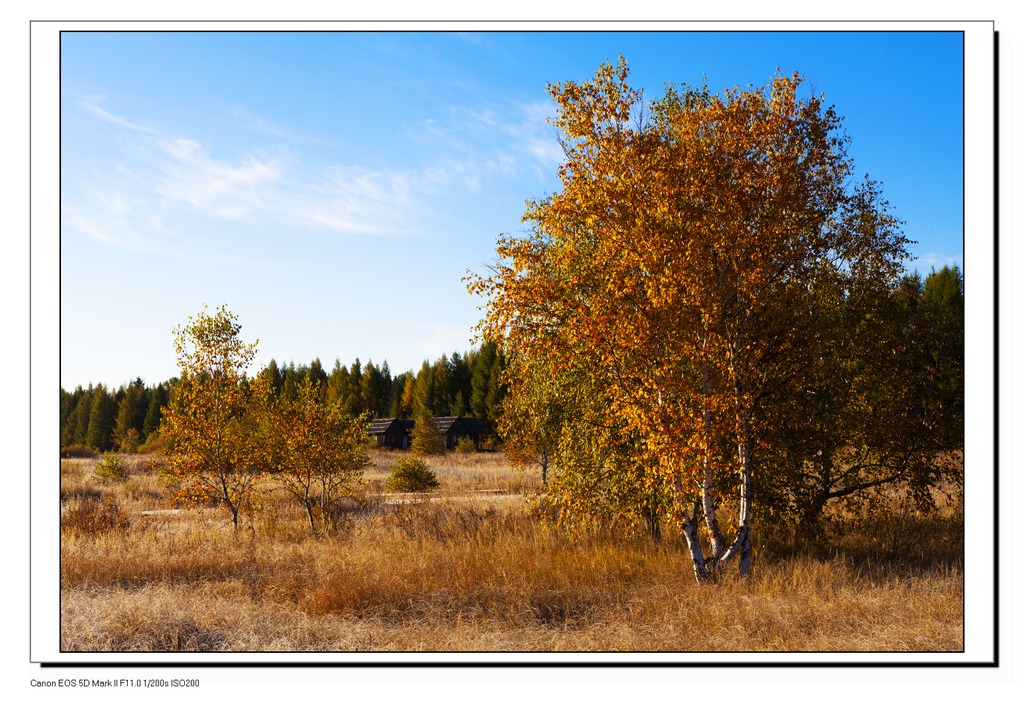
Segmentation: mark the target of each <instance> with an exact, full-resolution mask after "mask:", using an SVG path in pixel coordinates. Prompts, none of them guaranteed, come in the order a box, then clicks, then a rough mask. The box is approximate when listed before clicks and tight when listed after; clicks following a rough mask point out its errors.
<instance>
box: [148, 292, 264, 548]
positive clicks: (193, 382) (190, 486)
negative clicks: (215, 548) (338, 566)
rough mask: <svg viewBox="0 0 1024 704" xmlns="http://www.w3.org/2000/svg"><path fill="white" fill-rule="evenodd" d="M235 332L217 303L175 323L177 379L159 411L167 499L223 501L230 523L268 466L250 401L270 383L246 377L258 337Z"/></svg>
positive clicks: (232, 320) (232, 322) (234, 322)
mask: <svg viewBox="0 0 1024 704" xmlns="http://www.w3.org/2000/svg"><path fill="white" fill-rule="evenodd" d="M240 330H241V326H240V325H239V324H238V322H237V318H236V317H235V316H234V315H233V314H232V313H230V312H229V311H228V310H227V308H225V307H223V306H222V307H220V308H219V309H218V310H217V311H216V312H215V313H214V314H212V315H211V314H209V313H207V312H206V310H205V309H204V310H203V311H202V312H201V313H199V314H198V315H197V316H196V317H194V318H189V322H188V324H187V325H185V326H184V327H181V328H176V329H175V338H174V347H175V350H176V351H177V354H178V369H179V371H180V375H181V378H180V380H179V382H178V384H177V385H176V386H175V388H174V392H173V394H172V397H171V402H170V405H169V406H168V407H167V412H166V415H165V416H164V420H165V431H164V437H165V439H166V440H167V441H168V443H169V444H170V447H171V453H170V456H169V457H168V459H167V464H166V474H167V476H168V478H169V479H170V481H171V483H172V485H173V486H174V487H175V488H176V493H175V494H174V496H173V500H174V501H175V502H176V503H179V504H207V505H210V504H212V505H223V506H226V507H227V508H228V510H229V511H230V512H231V522H232V524H233V525H234V526H235V528H236V529H237V528H238V514H239V511H240V509H241V508H242V507H243V506H245V504H246V503H247V502H248V501H249V499H250V498H251V496H252V494H253V492H254V491H255V489H256V486H257V483H258V482H259V480H260V479H261V478H262V477H263V475H264V473H265V471H266V469H267V460H266V457H265V454H264V451H265V448H264V447H263V445H262V442H261V432H260V431H261V428H260V425H261V420H262V419H261V418H259V417H258V416H259V414H258V413H257V412H255V411H254V407H256V404H254V403H253V399H254V398H257V397H259V395H261V394H265V393H267V391H268V389H266V388H265V386H266V385H265V384H263V383H260V382H259V380H256V381H253V382H249V381H248V380H247V379H246V378H245V370H246V368H247V367H248V366H249V364H251V363H252V359H253V356H254V355H255V353H256V344H257V343H255V342H253V343H245V342H242V340H241V339H240V338H239V337H238V333H239V331H240Z"/></svg>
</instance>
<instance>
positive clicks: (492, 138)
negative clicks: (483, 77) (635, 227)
mask: <svg viewBox="0 0 1024 704" xmlns="http://www.w3.org/2000/svg"><path fill="white" fill-rule="evenodd" d="M82 105H83V107H84V109H86V110H87V111H88V112H90V113H91V114H93V115H95V116H97V117H100V118H102V119H104V120H107V121H110V122H112V123H114V124H118V125H120V126H122V127H125V128H127V129H130V130H131V131H132V132H133V133H135V135H136V136H135V138H134V139H133V140H128V141H122V142H121V144H120V148H121V150H122V151H121V152H120V153H118V154H116V155H115V156H114V157H113V158H111V159H108V160H107V163H108V166H107V167H106V169H105V171H104V172H103V173H102V174H99V175H98V176H96V177H94V178H91V179H87V181H88V183H87V184H82V183H79V184H77V185H73V186H72V187H69V188H68V189H67V191H66V193H67V202H66V204H65V208H64V209H63V223H64V225H65V226H67V227H70V228H72V229H75V230H78V231H80V232H81V233H83V234H85V235H86V236H88V237H89V238H91V239H93V240H94V241H96V242H100V243H103V244H106V245H111V246H130V247H148V248H150V249H152V250H153V251H161V252H167V251H168V250H174V249H175V248H178V249H182V250H184V249H187V248H188V247H189V246H192V245H189V244H188V243H189V242H190V241H193V239H194V234H193V233H194V232H195V225H196V223H197V222H201V220H196V218H207V219H213V220H221V221H228V222H231V223H234V224H236V225H237V224H252V225H254V226H258V227H259V229H260V230H261V231H263V232H279V233H285V232H287V233H289V234H294V233H296V232H300V231H302V230H303V229H305V230H309V231H315V232H320V233H336V234H339V235H374V236H415V235H418V234H420V233H423V231H424V230H423V227H424V225H423V223H424V222H426V221H429V220H436V219H437V218H439V217H444V216H445V215H446V213H445V212H444V206H443V205H439V204H442V203H451V202H452V200H451V199H456V200H457V199H458V198H459V197H461V196H462V195H464V194H465V193H467V192H468V193H472V194H478V193H480V192H482V191H483V190H484V189H486V188H488V187H489V185H490V184H491V183H493V182H495V181H497V180H502V181H507V180H508V179H514V178H519V177H522V176H523V175H524V174H529V175H532V174H534V173H536V174H537V175H538V176H542V175H545V174H546V175H547V176H548V177H550V175H551V174H552V173H553V171H554V166H555V165H556V164H557V163H558V162H559V160H560V159H561V156H562V155H561V149H560V147H559V146H558V142H557V140H556V138H555V136H554V132H553V130H552V129H551V128H550V126H548V125H547V124H546V123H545V121H544V117H545V111H546V110H547V107H546V106H543V107H542V104H538V103H535V104H514V103H509V104H508V105H504V106H497V105H485V106H481V107H478V108H475V109H467V110H463V111H451V112H449V113H448V114H446V115H444V116H440V117H438V116H435V117H433V118H429V119H427V120H425V121H423V122H420V123H418V124H417V125H416V129H417V130H418V137H419V139H420V142H421V144H422V145H423V149H422V150H421V152H420V154H419V156H418V158H417V160H418V161H419V163H418V164H417V163H415V162H413V163H412V164H411V165H410V164H403V165H402V166H401V167H394V168H391V167H389V166H388V165H387V162H386V161H383V160H382V161H381V162H380V163H377V164H374V165H373V166H372V167H371V166H369V165H367V164H360V163H353V162H349V163H344V162H341V163H338V162H335V163H334V164H331V163H330V162H329V159H325V155H329V154H331V153H333V152H330V151H320V152H317V153H315V154H307V153H306V151H304V150H303V149H302V148H301V146H302V145H301V142H302V138H301V136H300V135H298V133H295V132H292V131H291V130H289V129H288V128H286V127H282V126H280V125H274V124H272V123H270V122H268V121H266V120H263V119H262V118H260V117H258V116H256V115H253V114H252V113H249V112H247V111H245V110H243V109H242V108H238V109H236V110H235V111H234V117H235V119H236V120H239V121H240V123H241V124H242V125H243V126H245V127H248V128H249V129H250V130H254V131H257V132H261V133H264V134H269V135H273V136H278V137H283V138H285V139H286V140H294V141H295V142H296V143H295V144H292V143H286V144H278V145H277V146H276V147H269V146H267V145H257V146H254V147H251V148H247V149H244V150H242V151H240V152H237V153H234V154H230V155H226V154H223V153H219V152H218V150H217V148H216V146H215V145H214V144H213V143H211V142H208V141H207V140H205V139H199V138H196V136H194V135H182V134H179V135H169V134H167V133H166V132H158V131H157V130H155V129H152V128H149V127H147V126H145V125H142V124H135V123H132V122H129V121H127V120H124V119H122V118H120V117H118V116H115V115H113V114H111V113H110V112H108V111H106V110H104V109H103V108H102V107H100V104H99V102H98V101H97V100H92V101H86V102H83V103H82ZM221 149H223V147H221ZM325 161H327V163H326V164H325V163H324V162H325ZM314 164H315V165H314ZM181 256H189V254H188V253H187V252H186V251H182V252H181Z"/></svg>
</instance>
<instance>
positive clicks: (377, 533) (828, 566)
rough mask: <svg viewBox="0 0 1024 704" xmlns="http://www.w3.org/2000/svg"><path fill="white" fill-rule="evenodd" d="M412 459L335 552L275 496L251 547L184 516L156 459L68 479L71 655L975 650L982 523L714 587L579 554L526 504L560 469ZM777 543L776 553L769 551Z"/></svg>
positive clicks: (667, 562) (880, 539) (872, 526)
mask: <svg viewBox="0 0 1024 704" xmlns="http://www.w3.org/2000/svg"><path fill="white" fill-rule="evenodd" d="M401 456H402V455H400V454H397V453H387V452H381V453H374V454H373V456H372V458H373V467H372V468H371V469H370V470H368V471H367V473H366V486H365V488H364V494H363V496H362V497H361V500H360V501H359V502H353V504H352V507H351V510H350V511H349V512H348V513H347V514H346V517H345V520H344V521H343V522H342V523H341V525H340V526H339V528H338V530H337V531H336V532H335V533H332V534H331V535H329V536H327V537H322V538H315V537H313V536H311V535H310V531H309V526H308V523H306V520H305V517H304V515H303V513H302V512H301V510H300V509H299V508H297V507H296V506H294V505H292V504H291V503H289V502H288V499H287V497H286V496H284V495H281V494H270V495H269V496H268V497H266V499H265V500H264V501H263V503H262V505H261V507H260V508H259V510H257V511H254V512H251V513H250V514H248V516H247V517H246V518H245V519H244V522H243V526H242V527H241V528H240V530H239V531H238V532H237V533H236V532H235V531H234V530H233V529H232V527H231V523H230V520H229V518H228V516H227V514H226V513H225V512H221V511H218V510H189V511H168V510H167V509H168V507H167V506H166V505H165V503H164V496H165V493H166V488H165V487H164V486H163V484H162V483H161V480H160V478H159V476H158V474H157V472H156V470H155V468H154V466H153V464H152V460H147V459H143V458H130V459H126V465H128V476H127V477H126V478H124V479H102V478H100V477H98V476H96V474H95V469H96V461H95V460H64V461H62V463H61V502H62V530H61V647H62V649H63V650H65V651H640V652H646V651H692V650H710V651H738V652H746V651H800V652H807V651H927V652H934V651H958V650H961V649H962V648H963V579H962V578H963V575H962V564H963V561H962V550H963V547H962V510H961V509H960V506H959V503H958V502H957V501H956V500H954V501H952V502H947V503H946V504H944V506H943V508H942V510H941V511H940V512H939V513H938V514H936V515H931V516H922V515H918V514H917V513H916V512H914V511H912V510H909V509H908V508H906V507H905V505H904V504H903V503H902V502H900V501H899V500H898V499H896V498H892V500H891V501H890V506H889V507H888V509H889V510H888V511H887V512H886V513H885V514H884V515H883V516H882V517H880V518H874V519H872V520H864V519H861V518H859V517H857V516H856V515H850V516H847V517H844V518H842V519H841V520H839V519H837V520H835V521H834V522H833V523H832V527H831V528H830V535H829V541H828V547H827V548H825V547H820V548H817V549H808V548H806V547H805V548H804V549H802V550H799V551H798V550H795V549H793V548H792V547H791V546H790V544H789V542H788V541H787V540H785V539H783V538H782V537H781V536H772V538H771V540H768V541H764V540H762V542H760V543H757V544H755V567H754V574H753V576H752V577H751V578H749V579H746V580H742V579H739V578H738V577H734V576H732V574H731V572H730V574H729V575H727V576H726V577H725V578H724V579H723V580H722V581H721V582H720V583H719V584H716V585H713V586H698V585H697V584H695V582H694V579H693V573H692V570H691V569H690V567H689V564H688V558H687V555H686V553H685V548H684V547H683V545H682V541H681V540H680V538H679V536H678V534H677V533H675V532H673V531H672V530H668V531H667V532H666V536H665V540H664V541H663V543H662V545H660V546H657V547H656V546H654V545H652V544H651V543H650V542H649V541H647V540H643V539H639V538H638V539H623V538H616V537H614V536H609V535H599V534H595V535H588V536H578V537H573V538H570V537H569V536H566V535H565V534H563V533H562V532H561V531H560V530H559V529H557V528H556V527H554V526H552V525H550V524H548V523H546V522H545V521H543V520H542V519H540V518H538V517H537V516H536V515H535V513H534V512H533V511H531V510H530V505H529V502H528V501H527V499H526V498H525V496H526V495H527V494H529V493H530V492H532V491H533V490H534V489H536V488H538V486H539V476H537V475H538V474H539V473H534V472H520V471H517V470H515V469H512V468H510V467H509V466H508V465H507V464H506V463H505V462H504V460H503V458H502V456H501V455H500V454H473V455H457V454H452V455H448V456H446V457H444V458H436V459H432V460H431V461H430V464H431V467H432V469H433V470H434V471H435V473H436V474H437V477H438V479H439V481H440V483H441V488H440V489H439V490H437V491H435V492H432V493H431V494H430V495H429V496H430V497H431V498H430V500H423V501H409V498H410V497H408V496H398V495H386V494H384V493H383V486H384V482H385V480H386V478H387V474H388V472H389V468H390V466H391V464H393V463H394V461H396V460H397V459H398V458H399V457H401ZM762 538H763V536H762Z"/></svg>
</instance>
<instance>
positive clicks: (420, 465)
mask: <svg viewBox="0 0 1024 704" xmlns="http://www.w3.org/2000/svg"><path fill="white" fill-rule="evenodd" d="M439 486H441V485H440V484H439V483H438V481H437V477H436V476H435V475H434V473H433V472H431V471H430V468H429V467H427V463H426V462H424V461H423V460H421V459H417V458H415V457H403V458H402V459H400V460H398V462H396V463H395V466H394V469H392V470H391V476H390V477H388V483H387V489H388V491H430V490H431V489H436V488H437V487H439Z"/></svg>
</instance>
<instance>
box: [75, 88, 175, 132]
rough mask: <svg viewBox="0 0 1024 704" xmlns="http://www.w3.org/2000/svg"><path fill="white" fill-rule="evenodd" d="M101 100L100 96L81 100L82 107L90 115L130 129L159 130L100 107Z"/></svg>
mask: <svg viewBox="0 0 1024 704" xmlns="http://www.w3.org/2000/svg"><path fill="white" fill-rule="evenodd" d="M100 100H101V99H100V98H98V97H95V96H93V97H89V98H86V99H84V100H83V101H82V102H81V106H82V109H83V110H85V111H86V112H87V113H89V114H90V115H93V116H94V117H98V118H100V119H101V120H106V121H107V122H110V123H113V124H115V125H119V126H121V127H126V128H128V129H130V130H134V131H136V132H142V133H145V134H157V130H155V129H153V128H152V127H147V126H146V125H140V124H138V123H135V122H130V121H128V120H126V119H124V118H122V117H118V116H117V115H114V114H113V113H111V112H108V111H107V110H105V109H104V108H102V107H100V105H99V103H100Z"/></svg>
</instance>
